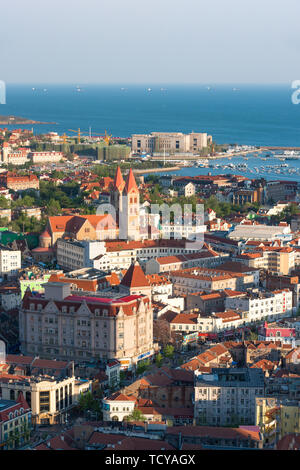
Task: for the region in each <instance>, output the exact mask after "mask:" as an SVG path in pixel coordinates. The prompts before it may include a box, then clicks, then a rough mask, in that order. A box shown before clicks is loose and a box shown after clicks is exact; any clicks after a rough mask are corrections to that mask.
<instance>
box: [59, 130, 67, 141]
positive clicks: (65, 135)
mask: <svg viewBox="0 0 300 470" xmlns="http://www.w3.org/2000/svg"><path fill="white" fill-rule="evenodd" d="M60 137H61V138H62V139H63V143H64V144H66V142H67V137H68V136H67V134H66V133H65V132H64V133H63V135H61V136H60Z"/></svg>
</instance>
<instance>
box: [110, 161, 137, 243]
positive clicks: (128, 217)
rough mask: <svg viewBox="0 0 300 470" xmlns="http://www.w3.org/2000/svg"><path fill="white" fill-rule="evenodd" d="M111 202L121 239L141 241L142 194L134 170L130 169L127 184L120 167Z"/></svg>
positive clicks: (116, 175) (117, 171)
mask: <svg viewBox="0 0 300 470" xmlns="http://www.w3.org/2000/svg"><path fill="white" fill-rule="evenodd" d="M110 200H111V204H112V205H113V206H114V208H115V211H116V222H117V224H118V226H119V238H120V239H123V240H125V239H126V240H140V239H141V235H140V194H139V190H138V187H137V184H136V181H135V178H134V175H133V171H132V168H130V171H129V174H128V176H127V180H126V182H125V181H124V179H123V176H122V173H121V169H120V167H119V166H118V168H117V170H116V174H115V179H114V183H113V186H112V190H111V198H110Z"/></svg>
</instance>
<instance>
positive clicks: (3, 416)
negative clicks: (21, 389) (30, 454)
mask: <svg viewBox="0 0 300 470" xmlns="http://www.w3.org/2000/svg"><path fill="white" fill-rule="evenodd" d="M30 429H31V409H30V407H29V405H28V403H27V402H26V400H25V399H24V396H23V394H22V393H19V395H18V398H17V399H16V400H9V399H5V398H1V397H0V449H2V450H13V449H15V448H17V447H19V446H21V447H22V446H24V445H25V444H26V443H27V442H28V441H29V438H30Z"/></svg>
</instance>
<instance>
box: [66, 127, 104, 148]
mask: <svg viewBox="0 0 300 470" xmlns="http://www.w3.org/2000/svg"><path fill="white" fill-rule="evenodd" d="M69 131H71V132H76V134H77V143H78V144H79V143H80V138H81V136H82V135H83V134H82V132H81V130H80V128H78V130H77V131H75V130H74V129H69ZM93 135H94V136H95V137H102V138H103V140H104V141H105V143H106V145H109V144H110V141H111V139H112V134H111V135H108V133H107V132H106V130H105V134H104V135H103V134H95V133H94V132H93ZM88 136H89V137H92V131H91V128H90V129H89V133H88ZM62 137H63V136H62Z"/></svg>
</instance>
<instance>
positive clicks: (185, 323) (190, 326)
mask: <svg viewBox="0 0 300 470" xmlns="http://www.w3.org/2000/svg"><path fill="white" fill-rule="evenodd" d="M161 318H162V319H164V320H166V321H167V322H168V323H169V325H170V332H179V333H183V334H189V333H194V332H198V333H220V332H226V331H228V330H232V329H235V328H239V327H241V326H243V325H244V324H245V313H244V312H237V311H235V310H227V311H225V312H216V313H213V314H211V315H208V316H203V315H201V314H199V313H197V312H193V313H181V314H178V313H176V312H168V313H166V314H164V315H163V316H162V317H161Z"/></svg>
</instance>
